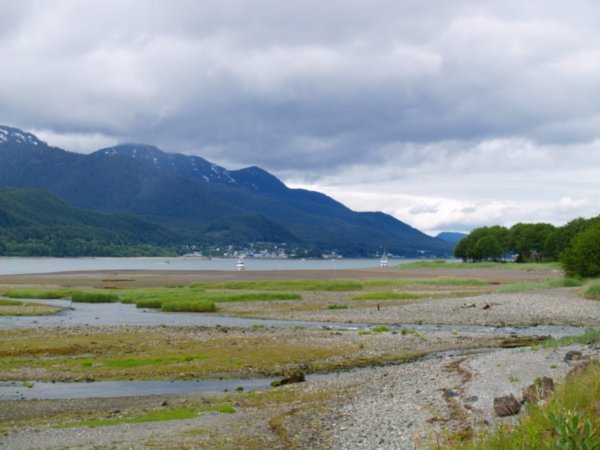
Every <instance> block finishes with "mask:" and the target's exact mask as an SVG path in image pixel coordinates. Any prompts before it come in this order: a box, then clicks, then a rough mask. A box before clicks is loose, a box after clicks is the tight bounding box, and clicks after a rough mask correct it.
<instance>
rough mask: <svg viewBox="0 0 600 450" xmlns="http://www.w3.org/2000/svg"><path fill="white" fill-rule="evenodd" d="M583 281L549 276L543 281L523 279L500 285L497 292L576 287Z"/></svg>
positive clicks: (510, 292) (507, 292) (508, 292)
mask: <svg viewBox="0 0 600 450" xmlns="http://www.w3.org/2000/svg"><path fill="white" fill-rule="evenodd" d="M582 285H583V282H582V281H581V280H579V279H577V278H551V279H548V280H544V281H524V282H520V283H511V284H507V285H505V286H502V287H500V289H498V292H499V293H501V294H512V293H515V292H525V291H533V290H536V289H555V288H561V287H578V286H582Z"/></svg>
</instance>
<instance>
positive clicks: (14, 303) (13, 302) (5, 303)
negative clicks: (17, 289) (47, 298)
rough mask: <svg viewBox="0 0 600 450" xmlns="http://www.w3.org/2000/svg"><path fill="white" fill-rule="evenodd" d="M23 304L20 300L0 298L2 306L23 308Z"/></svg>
mask: <svg viewBox="0 0 600 450" xmlns="http://www.w3.org/2000/svg"><path fill="white" fill-rule="evenodd" d="M22 304H23V302H20V301H18V300H9V299H6V298H0V306H21V305H22Z"/></svg>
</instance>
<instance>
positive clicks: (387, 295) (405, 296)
mask: <svg viewBox="0 0 600 450" xmlns="http://www.w3.org/2000/svg"><path fill="white" fill-rule="evenodd" d="M422 297H423V296H422V295H419V294H411V293H410V292H389V291H388V292H365V293H364V294H358V295H355V296H354V297H352V300H415V299H418V298H422Z"/></svg>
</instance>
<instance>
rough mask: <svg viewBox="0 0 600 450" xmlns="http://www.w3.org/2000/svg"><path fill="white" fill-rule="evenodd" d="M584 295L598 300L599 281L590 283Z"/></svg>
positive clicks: (599, 291)
mask: <svg viewBox="0 0 600 450" xmlns="http://www.w3.org/2000/svg"><path fill="white" fill-rule="evenodd" d="M584 296H585V297H586V298H590V299H592V300H600V283H594V284H592V285H590V286H589V287H588V288H587V289H586V290H585V291H584Z"/></svg>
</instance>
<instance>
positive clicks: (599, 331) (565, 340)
mask: <svg viewBox="0 0 600 450" xmlns="http://www.w3.org/2000/svg"><path fill="white" fill-rule="evenodd" d="M599 342H600V328H587V329H586V330H585V332H584V333H583V334H580V335H579V336H565V337H562V338H559V339H553V338H551V339H546V340H545V341H542V342H540V343H539V344H537V345H535V346H533V347H532V350H533V349H536V348H556V347H563V346H565V345H573V344H583V345H589V344H596V343H599Z"/></svg>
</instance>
